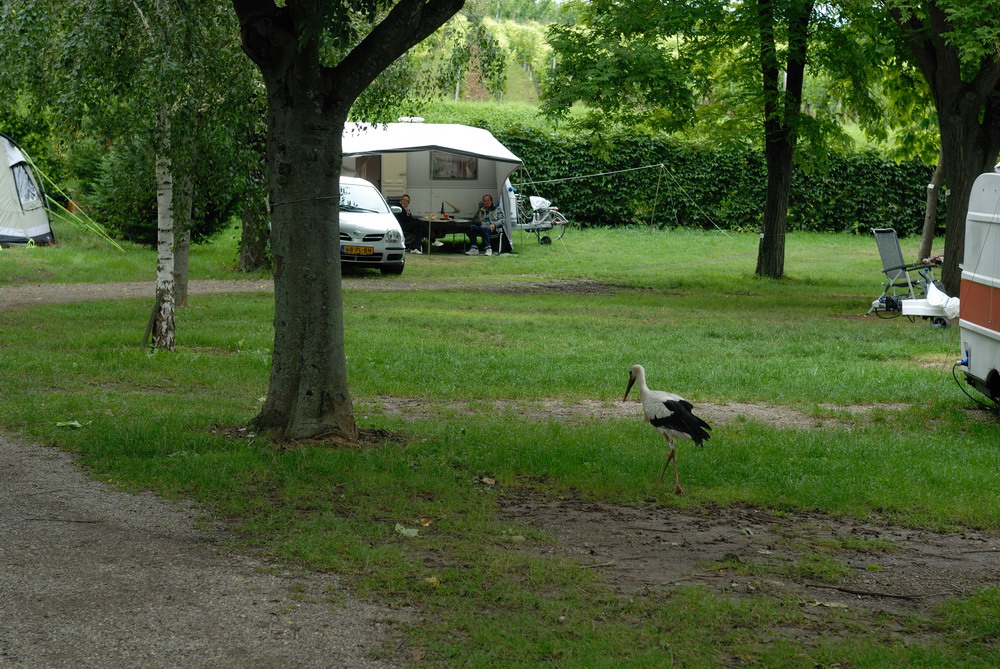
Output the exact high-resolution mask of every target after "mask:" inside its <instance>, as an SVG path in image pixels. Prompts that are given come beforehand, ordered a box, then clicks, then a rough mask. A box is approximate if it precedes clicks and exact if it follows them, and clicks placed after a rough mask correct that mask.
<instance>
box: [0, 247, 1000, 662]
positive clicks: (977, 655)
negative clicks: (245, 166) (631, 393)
mask: <svg viewBox="0 0 1000 669" xmlns="http://www.w3.org/2000/svg"><path fill="white" fill-rule="evenodd" d="M58 232H63V231H58V230H57V233H58ZM61 238H62V239H63V240H64V243H63V244H61V245H60V246H57V247H54V248H35V249H23V248H21V249H6V250H3V251H0V272H2V273H0V290H3V289H4V287H7V286H12V285H17V284H19V283H40V282H51V283H62V282H105V281H136V280H149V281H152V280H153V277H154V271H153V270H154V266H155V259H154V255H153V253H152V252H151V251H148V250H143V249H137V248H129V249H127V250H126V252H124V253H121V252H118V251H114V250H112V249H109V248H106V247H103V246H102V245H101V244H99V243H96V242H92V241H90V240H88V239H86V238H81V237H79V236H77V235H74V234H73V233H72V232H69V231H66V232H64V234H63V235H62V237H61ZM234 239H235V233H232V234H230V235H228V236H227V237H226V238H225V239H223V240H220V241H219V242H217V243H215V244H213V245H210V246H201V247H195V248H194V250H193V251H192V272H191V276H192V278H193V279H206V278H235V277H236V275H235V273H234V272H233V271H232V269H231V267H232V265H233V263H234V258H235V255H236V254H235V247H234V241H233V240H234ZM515 242H516V243H517V248H518V251H519V253H518V254H516V255H512V256H501V257H493V258H483V257H465V256H454V255H445V254H431V255H429V256H426V255H425V256H419V257H412V256H410V257H408V258H407V268H406V271H405V272H404V274H403V276H401V277H379V276H378V275H377V274H375V273H370V274H362V275H354V276H349V277H346V278H345V303H346V307H345V309H346V312H345V322H346V336H347V348H348V367H349V370H350V375H351V387H352V393H353V395H354V400H355V404H356V407H355V408H356V410H357V420H358V424H359V426H360V427H362V428H364V429H365V430H366V431H368V433H369V434H371V435H373V436H372V437H371V439H370V440H369V441H368V442H366V444H365V445H364V446H363V447H359V448H355V449H342V448H334V447H330V446H328V445H325V444H321V443H309V444H298V445H295V446H293V447H290V448H275V447H274V446H272V445H271V444H269V443H266V442H264V441H262V440H260V439H257V438H255V437H253V436H252V435H248V434H247V433H245V432H244V433H240V432H239V431H238V430H237V429H234V428H235V427H238V426H240V425H244V424H245V423H246V422H247V421H248V420H249V419H250V418H251V417H252V416H253V415H254V412H255V410H256V409H257V407H258V406H259V403H260V401H261V399H262V396H263V395H264V393H265V392H266V387H267V377H268V370H269V364H270V347H271V344H272V328H271V320H272V317H273V304H272V298H271V296H270V295H268V294H239V295H230V296H206V297H199V298H197V299H192V304H191V306H190V307H189V308H187V309H185V310H183V311H182V312H180V313H179V316H178V333H177V342H178V350H177V351H176V352H175V353H171V354H150V353H147V352H145V351H142V350H140V349H138V348H137V347H136V342H137V341H138V340H139V339H140V337H141V334H142V331H143V328H144V327H145V324H146V319H147V317H148V310H149V308H150V306H151V305H150V304H148V303H147V301H142V300H118V301H111V302H97V303H84V304H65V305H46V306H38V307H32V308H30V309H28V308H25V309H14V310H7V311H4V312H0V349H2V350H3V353H4V360H5V365H6V367H7V370H8V373H7V374H5V375H3V376H2V378H0V394H2V396H3V397H4V401H5V407H6V411H5V412H4V413H3V415H2V416H0V429H2V430H4V431H5V432H8V433H11V434H15V435H19V436H22V437H23V438H26V439H31V440H36V441H40V442H43V443H48V444H53V445H58V446H60V447H63V448H66V449H70V450H72V451H74V452H77V453H78V454H79V457H80V460H81V462H83V463H84V464H85V465H86V466H88V467H90V468H91V469H92V471H93V473H94V475H95V476H97V477H99V478H101V479H103V480H107V481H112V482H113V483H114V484H116V485H119V486H122V487H125V488H129V489H136V490H138V489H152V490H155V491H157V492H159V493H160V494H162V495H165V496H168V497H184V498H190V499H195V500H198V501H199V502H201V503H202V504H204V506H205V508H206V509H208V510H209V511H211V512H213V513H217V514H222V515H226V516H229V517H231V518H233V519H234V523H235V525H236V530H237V533H238V536H239V537H241V539H240V541H242V542H245V543H246V544H252V545H254V546H264V547H266V549H267V550H268V551H269V552H271V553H272V554H273V555H275V556H278V557H280V558H281V559H287V560H294V561H298V562H303V563H305V564H308V565H311V566H314V567H318V568H323V569H328V570H333V571H336V572H338V573H341V574H344V575H345V576H346V577H347V579H348V581H349V582H350V583H351V584H353V587H354V588H355V589H356V591H357V592H359V593H361V594H363V595H367V596H371V597H375V598H379V599H383V600H386V599H388V600H391V601H393V602H396V603H400V604H408V605H411V606H415V607H417V608H418V609H419V610H420V611H421V612H422V613H423V614H424V619H423V622H421V623H418V624H415V626H414V627H413V628H412V629H409V630H406V634H407V635H408V639H409V643H410V645H411V646H416V647H419V648H420V649H421V652H420V655H419V656H420V657H422V658H423V659H422V660H420V662H422V663H425V664H431V665H434V664H439V665H449V666H454V665H464V666H500V667H511V666H537V665H539V664H551V665H553V666H566V667H579V666H587V667H602V666H608V667H611V666H615V667H618V666H635V667H648V666H673V665H679V666H718V665H720V664H740V663H748V664H759V665H763V666H795V667H799V666H834V665H838V664H839V665H841V666H996V665H997V664H1000V650H998V639H1000V627H998V626H997V623H996V622H995V621H996V619H997V617H996V614H997V613H998V607H1000V591H998V590H997V589H996V586H997V585H998V583H997V582H995V581H988V580H987V581H984V582H983V583H982V587H981V588H977V589H976V591H975V592H962V593H961V594H960V595H959V596H955V597H951V598H944V599H943V600H942V601H937V600H936V601H935V602H934V603H933V604H932V605H931V604H928V605H927V606H925V607H919V606H918V607H914V608H912V609H910V610H907V611H906V612H903V613H900V612H899V611H894V610H891V609H889V610H878V609H873V608H865V607H854V606H850V607H847V608H839V607H837V608H829V609H828V610H823V609H817V608H811V607H809V606H806V605H805V603H804V602H803V601H802V600H800V599H795V598H790V596H789V595H788V592H787V591H774V590H773V589H768V588H766V587H762V588H758V589H756V590H755V591H754V593H753V594H749V595H747V594H744V595H743V596H739V597H736V596H733V595H731V594H725V593H720V592H718V591H717V590H713V589H712V588H708V587H704V586H703V585H698V584H694V585H662V586H658V587H649V588H645V589H642V590H638V591H633V592H629V593H623V592H622V591H621V590H620V589H616V588H615V587H613V585H612V584H611V583H610V582H609V580H608V579H607V578H606V577H605V576H604V575H603V574H602V570H601V569H594V568H588V567H586V566H582V565H581V560H579V559H574V558H572V557H571V556H565V555H561V554H559V553H558V551H555V552H552V551H551V550H550V549H551V548H553V547H554V546H555V545H557V544H558V541H557V539H556V538H555V536H554V534H553V533H552V532H551V531H547V530H544V529H539V528H538V527H535V526H530V525H528V524H526V523H520V522H517V521H512V520H510V518H509V517H507V516H506V515H505V513H504V511H503V508H504V506H505V504H508V503H509V502H510V500H513V499H528V500H533V501H534V502H538V503H541V502H545V501H552V502H554V503H560V502H562V503H577V502H586V503H593V504H608V505H618V507H621V508H627V509H632V510H634V509H640V508H641V509H645V510H646V511H651V512H654V513H656V514H663V515H670V514H675V513H708V514H711V513H714V512H722V511H727V510H740V511H741V512H742V511H743V510H746V509H759V510H766V512H767V513H769V514H774V518H775V519H776V520H775V523H776V524H777V525H781V524H782V520H781V519H782V518H787V519H789V520H788V526H789V527H791V525H792V523H793V519H794V520H795V522H799V520H801V518H802V517H803V516H804V515H805V514H815V515H816V517H820V518H829V519H831V522H834V521H837V522H839V521H840V520H843V521H845V522H846V521H850V522H858V523H862V522H864V523H871V524H875V525H878V526H883V527H890V526H892V527H901V528H909V529H913V530H922V531H927V532H933V531H942V530H947V531H956V530H958V531H963V532H971V531H976V532H979V533H982V534H983V535H984V536H986V537H995V536H997V535H998V534H1000V486H998V485H997V483H998V479H1000V474H998V472H1000V426H998V422H997V420H996V418H995V416H991V415H989V414H987V413H986V412H982V411H974V410H973V409H972V407H974V404H973V402H972V401H971V400H969V399H968V398H967V397H966V396H965V395H964V394H963V393H962V391H961V390H960V388H959V387H958V385H957V384H956V383H955V382H954V380H953V379H952V376H951V365H952V363H953V362H954V361H955V360H956V359H957V358H958V354H959V335H958V330H957V328H949V329H934V328H931V327H929V326H928V325H927V324H925V323H923V322H916V323H910V322H908V321H907V320H905V319H902V318H900V319H894V320H880V319H876V318H874V317H870V318H864V317H863V316H862V315H863V314H864V312H865V310H866V309H867V306H868V304H869V303H870V302H871V300H872V299H873V298H874V297H876V296H877V295H878V292H879V289H880V281H879V280H880V276H881V273H880V268H881V264H880V262H879V258H878V254H877V250H876V248H875V243H874V240H873V239H872V238H870V237H850V236H841V235H830V234H810V233H795V234H791V235H789V237H788V242H787V257H786V265H785V267H786V272H787V274H788V278H787V279H786V280H783V281H767V280H758V279H755V278H753V276H752V274H753V269H754V266H755V262H756V251H757V240H756V237H754V236H753V235H748V234H733V233H730V234H723V233H720V232H699V231H666V232H664V231H649V230H619V231H606V230H583V231H581V230H578V229H571V230H570V231H569V232H568V233H567V235H566V237H565V238H564V240H563V241H562V242H561V243H556V244H553V245H551V246H540V245H539V244H537V242H535V241H534V238H533V237H527V236H526V237H524V238H523V239H521V240H515ZM518 242H519V243H518ZM916 244H917V240H904V253H905V255H906V256H907V257H911V256H913V255H914V254H915V249H916ZM935 250H936V251H938V252H939V251H940V248H939V247H936V249H935ZM372 284H377V285H378V286H379V287H380V288H384V287H385V286H386V285H388V286H393V285H395V286H396V287H397V289H392V288H390V289H389V290H378V291H375V290H370V289H369V288H370V286H371V285H372ZM423 284H427V285H428V286H433V287H429V288H422V287H421V286H422V285H423ZM634 363H642V364H643V365H645V367H646V371H647V375H648V380H649V385H650V386H651V387H653V388H658V389H663V390H671V391H673V392H676V393H678V394H681V395H683V396H685V397H687V398H688V399H690V400H692V401H693V402H694V403H695V406H696V410H697V408H698V407H699V406H700V405H701V406H705V407H727V406H736V407H740V406H743V407H756V408H766V409H768V410H770V411H772V412H775V415H778V416H781V415H795V416H799V417H800V418H801V420H797V421H794V422H789V421H782V420H768V419H763V418H760V416H761V415H764V414H754V413H746V415H739V416H737V417H736V418H734V419H732V420H727V421H723V422H720V423H719V424H717V425H715V429H714V430H713V437H712V439H711V440H710V441H709V442H707V444H706V445H705V447H704V448H703V449H700V450H699V449H697V448H695V447H693V446H692V445H691V444H689V443H683V444H681V445H680V446H679V451H680V461H681V477H682V482H683V483H684V486H685V491H686V492H685V495H683V496H680V497H678V496H675V495H673V494H671V493H672V485H658V484H656V482H655V478H656V476H657V475H658V473H659V469H660V467H661V465H662V463H663V458H664V456H665V450H664V448H663V442H662V439H660V437H659V436H658V435H657V434H655V432H654V431H653V430H652V429H651V428H650V427H649V426H648V425H645V424H643V423H642V422H641V420H639V418H638V413H639V408H638V407H637V406H636V405H634V404H633V405H632V407H633V409H634V413H633V414H632V415H625V414H622V413H613V412H612V413H602V412H601V411H600V409H607V410H608V411H609V412H610V411H611V410H612V409H620V404H621V396H622V393H623V392H624V388H625V382H626V374H627V370H628V367H629V366H630V365H632V364H634ZM389 398H391V399H392V400H393V401H406V402H409V403H411V404H412V405H414V406H419V407H420V412H418V413H416V414H410V415H407V414H404V413H400V412H399V411H396V410H392V409H391V407H392V406H393V405H392V402H390V401H388V399H389ZM581 405H586V406H590V407H592V408H596V410H595V411H591V412H587V411H579V410H577V409H574V407H579V406H581ZM559 409H563V410H559ZM737 413H739V411H737ZM63 421H78V422H79V424H81V425H82V426H83V427H80V428H78V429H73V428H67V427H59V426H57V423H58V422H63ZM609 508H611V507H609ZM713 510H715V511H713ZM421 519H425V520H424V523H425V524H421ZM397 525H402V526H403V527H404V528H418V529H419V535H418V536H416V537H411V536H406V535H405V534H402V533H400V532H398V531H397ZM613 527H614V521H613V519H612V518H610V517H609V519H608V521H607V531H608V532H609V533H610V530H611V529H612V528H613ZM786 529H787V528H786ZM819 535H820V533H818V532H817V533H815V534H812V533H810V532H805V533H803V534H801V535H800V536H797V537H796V538H795V541H796V542H797V545H799V546H800V547H802V551H801V552H800V553H799V555H800V556H801V557H800V559H798V560H797V561H795V562H794V563H790V564H785V565H782V566H781V568H780V569H778V568H777V567H774V566H773V565H772V566H768V565H767V564H763V563H761V564H754V565H750V564H747V563H746V561H745V560H741V561H738V562H739V564H738V565H737V564H735V563H734V562H733V561H732V560H730V561H729V562H725V561H723V562H722V563H720V564H721V565H722V566H719V564H704V565H701V566H700V568H701V569H703V570H704V571H706V572H715V573H719V572H720V571H725V572H726V573H727V574H728V573H733V574H737V573H739V574H740V577H743V576H744V575H746V574H751V575H752V576H753V578H756V579H760V582H761V583H766V582H769V581H768V579H773V578H776V575H780V576H781V578H782V579H785V580H790V581H793V582H796V581H798V582H805V581H815V580H822V581H823V582H825V583H829V584H832V585H834V586H835V585H837V584H843V583H847V582H849V578H850V576H849V573H848V572H849V571H850V564H849V560H848V559H847V558H846V557H845V555H846V554H847V553H845V552H844V551H848V549H850V550H853V551H857V550H862V549H863V550H874V549H873V547H872V546H871V545H865V546H863V547H861V548H859V547H858V546H857V545H854V546H853V547H852V546H850V545H848V544H849V542H847V541H846V540H844V541H842V542H841V544H839V545H838V547H836V548H835V549H834V548H830V546H829V543H828V542H826V541H825V540H822V541H821V539H820V536H819ZM787 536H788V535H787V532H786V537H787ZM599 539H600V537H596V538H595V541H598V540H599ZM789 540H790V539H789ZM900 548H901V547H900V546H894V545H892V542H886V543H885V545H881V544H880V545H879V546H878V550H879V551H884V552H886V553H891V552H892V551H894V550H899V549H900ZM670 550H671V548H670V545H669V544H668V545H664V547H663V551H664V555H666V556H667V557H668V559H669V551H670ZM762 550H763V549H762ZM851 555H854V553H851ZM871 559H874V558H871ZM876 568H878V567H877V566H876ZM862 570H863V568H862ZM734 578H735V576H734Z"/></svg>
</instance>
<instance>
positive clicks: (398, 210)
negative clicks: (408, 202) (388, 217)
mask: <svg viewBox="0 0 1000 669" xmlns="http://www.w3.org/2000/svg"><path fill="white" fill-rule="evenodd" d="M389 211H391V212H392V213H394V214H402V213H403V208H402V207H397V206H396V205H392V206H391V207H389Z"/></svg>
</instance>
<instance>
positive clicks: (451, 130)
mask: <svg viewBox="0 0 1000 669" xmlns="http://www.w3.org/2000/svg"><path fill="white" fill-rule="evenodd" d="M409 151H448V152H449V153H457V154H460V155H464V156H476V157H477V158H487V159H491V160H496V161H498V162H502V163H509V164H510V165H512V168H511V170H510V171H511V172H512V171H513V170H514V168H517V167H520V166H521V164H522V163H521V159H520V158H518V157H517V156H515V155H514V154H513V153H511V152H510V149H508V148H507V147H506V146H504V145H503V144H501V143H500V142H499V141H498V140H497V139H496V137H494V136H493V135H492V134H491V133H490V132H489V131H488V130H483V129H481V128H472V127H469V126H467V125H458V124H451V123H388V124H385V125H372V124H369V123H348V124H346V125H345V126H344V140H343V153H344V155H345V156H369V155H375V154H379V153H406V152H409Z"/></svg>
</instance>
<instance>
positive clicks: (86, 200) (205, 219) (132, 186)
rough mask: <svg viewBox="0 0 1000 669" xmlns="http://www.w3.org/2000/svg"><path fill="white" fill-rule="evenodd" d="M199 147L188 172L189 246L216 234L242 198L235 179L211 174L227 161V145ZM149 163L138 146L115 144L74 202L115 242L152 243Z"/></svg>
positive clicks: (152, 185)
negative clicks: (190, 193) (190, 202)
mask: <svg viewBox="0 0 1000 669" xmlns="http://www.w3.org/2000/svg"><path fill="white" fill-rule="evenodd" d="M203 149H204V151H203V153H202V156H201V161H200V162H199V163H198V164H196V165H195V166H194V172H193V184H194V200H193V211H192V214H191V240H192V241H194V242H199V241H204V240H206V239H208V238H211V237H212V236H214V235H215V234H217V233H218V232H219V231H221V230H222V229H223V228H224V227H225V226H226V224H227V223H228V221H229V219H230V217H231V216H232V215H233V214H234V212H235V210H236V207H237V205H238V203H239V198H240V196H241V192H240V188H239V187H240V185H241V182H240V181H238V180H234V179H233V178H232V175H231V174H225V173H220V172H217V171H215V170H216V168H220V167H223V166H224V165H225V164H226V162H227V160H228V158H229V157H230V154H229V152H228V151H227V149H226V147H224V146H222V147H219V146H216V147H211V146H203ZM213 149H214V150H213ZM153 161H154V158H153V157H152V156H151V155H150V154H149V153H146V152H144V151H143V150H142V149H141V147H136V146H130V145H127V144H126V145H123V144H117V145H114V146H113V147H111V148H110V149H109V150H107V151H106V152H105V153H104V155H103V157H102V160H101V162H100V167H99V171H98V174H97V177H96V179H95V180H94V181H93V182H92V183H88V184H86V188H85V194H83V196H82V197H80V198H79V202H80V204H81V205H83V206H84V208H85V209H86V210H87V211H88V213H89V214H90V216H91V217H92V218H94V219H95V220H97V221H99V222H100V223H101V224H102V225H104V226H105V227H107V228H108V229H109V230H111V231H112V232H113V235H114V236H115V237H116V238H117V239H123V240H126V241H130V242H135V243H137V244H144V245H147V246H153V245H155V244H156V226H157V216H156V208H157V205H156V184H155V180H154V178H153ZM87 192H89V194H86V193H87Z"/></svg>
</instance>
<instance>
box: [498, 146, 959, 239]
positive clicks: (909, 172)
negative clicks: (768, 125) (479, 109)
mask: <svg viewBox="0 0 1000 669" xmlns="http://www.w3.org/2000/svg"><path fill="white" fill-rule="evenodd" d="M493 132H494V134H495V135H496V136H497V138H498V139H499V140H500V141H501V142H503V143H504V144H506V145H507V146H508V147H509V148H510V149H511V150H512V151H513V152H514V153H516V154H517V155H518V156H519V157H520V158H521V159H522V160H523V161H524V164H525V169H524V171H523V172H520V173H516V174H515V175H514V181H518V182H521V184H520V187H519V190H520V191H521V192H522V193H524V194H537V195H541V196H543V197H545V198H547V199H549V200H551V201H552V202H553V203H555V204H557V205H558V206H559V207H560V209H562V210H563V211H565V212H567V215H568V216H569V217H570V219H571V220H572V221H573V222H575V223H580V224H582V225H611V226H615V225H653V226H655V227H660V228H663V227H685V228H701V229H709V228H712V227H716V226H718V227H720V228H723V229H727V230H756V229H758V228H759V227H760V223H761V215H762V212H763V204H764V195H765V191H766V187H767V175H766V171H765V167H764V157H763V154H762V153H761V152H760V151H753V150H743V151H732V150H726V151H724V150H720V151H711V150H707V149H700V148H697V147H694V146H692V145H690V144H685V143H683V142H680V141H677V140H675V139H672V138H669V137H663V138H656V137H654V138H647V137H643V138H631V137H614V138H610V139H609V138H607V137H604V138H601V139H600V141H599V142H597V141H594V140H591V139H588V138H584V137H568V136H566V135H561V134H557V133H549V134H539V133H537V132H532V133H530V134H526V133H523V132H521V131H520V129H507V130H505V129H493ZM657 165H663V167H662V168H651V169H642V170H636V169H634V168H637V167H647V166H657ZM829 165H830V167H829V169H827V170H824V171H822V172H820V171H812V172H805V171H803V170H800V169H797V170H796V172H795V174H794V175H793V177H792V192H791V197H790V203H789V210H788V228H789V230H815V231H833V232H867V231H868V230H869V229H870V228H873V227H885V226H890V227H894V228H896V230H897V231H898V232H899V233H900V234H901V235H906V234H910V233H917V234H919V232H920V230H921V228H922V226H923V216H924V197H925V194H926V187H927V183H928V182H929V181H930V178H931V172H932V168H930V167H927V166H925V165H922V164H920V163H913V162H911V163H903V164H897V163H895V162H893V161H891V160H888V159H886V158H883V157H881V156H879V155H878V154H876V153H874V152H864V153H856V154H850V155H844V156H837V157H834V158H832V159H831V160H830V163H829ZM623 170H631V171H623ZM526 176H527V178H525V177H526ZM582 176H586V178H579V179H571V180H566V181H553V182H549V183H532V182H546V181H548V180H550V179H564V178H566V177H582ZM944 215H945V213H944V208H943V207H942V208H941V209H940V210H939V218H938V220H939V224H940V225H943V222H944Z"/></svg>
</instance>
